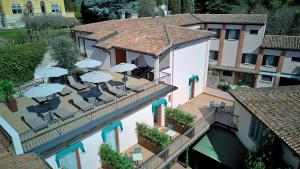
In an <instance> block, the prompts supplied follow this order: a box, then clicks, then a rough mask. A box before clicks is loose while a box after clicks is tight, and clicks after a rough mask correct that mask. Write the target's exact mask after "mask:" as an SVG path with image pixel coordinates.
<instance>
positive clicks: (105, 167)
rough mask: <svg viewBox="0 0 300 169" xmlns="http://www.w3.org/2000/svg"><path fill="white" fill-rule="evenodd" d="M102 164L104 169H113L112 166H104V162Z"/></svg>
mask: <svg viewBox="0 0 300 169" xmlns="http://www.w3.org/2000/svg"><path fill="white" fill-rule="evenodd" d="M101 164H102V168H103V169H113V168H112V167H111V166H110V165H107V164H104V163H103V162H102V161H101Z"/></svg>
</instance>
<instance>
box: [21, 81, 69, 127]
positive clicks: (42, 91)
mask: <svg viewBox="0 0 300 169" xmlns="http://www.w3.org/2000/svg"><path fill="white" fill-rule="evenodd" d="M64 87H65V85H61V84H58V83H53V84H48V83H43V84H40V85H38V86H36V87H33V88H31V89H29V90H28V91H26V92H25V93H24V96H26V97H28V98H34V97H46V99H47V102H48V105H49V109H50V104H49V100H48V98H47V96H50V95H52V94H55V93H58V92H61V91H62V90H63V89H64ZM49 114H50V120H49V122H48V123H53V122H54V120H53V117H52V114H51V113H49Z"/></svg>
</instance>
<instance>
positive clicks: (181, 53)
mask: <svg viewBox="0 0 300 169" xmlns="http://www.w3.org/2000/svg"><path fill="white" fill-rule="evenodd" d="M209 47H210V44H209V40H208V39H202V40H198V41H195V42H192V43H188V44H185V45H181V46H179V47H177V48H176V49H174V50H173V52H174V58H172V57H173V56H172V54H173V53H171V58H172V59H171V65H172V67H173V72H172V76H173V77H172V78H173V85H174V86H176V87H178V89H177V90H176V91H174V92H173V107H176V106H178V105H179V104H184V103H185V102H187V101H188V100H189V95H190V86H189V78H190V77H192V75H193V74H195V75H198V76H199V82H196V83H195V84H196V86H195V95H199V94H200V93H201V92H202V91H203V89H204V87H205V86H206V77H207V69H208V57H209V56H208V55H209V52H208V51H209ZM173 59H174V60H173Z"/></svg>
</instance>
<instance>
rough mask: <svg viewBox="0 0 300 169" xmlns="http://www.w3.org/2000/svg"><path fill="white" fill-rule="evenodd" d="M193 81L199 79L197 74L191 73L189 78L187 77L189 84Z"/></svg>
mask: <svg viewBox="0 0 300 169" xmlns="http://www.w3.org/2000/svg"><path fill="white" fill-rule="evenodd" d="M193 81H197V82H198V81H199V76H198V75H193V76H192V77H191V78H189V85H192V83H193Z"/></svg>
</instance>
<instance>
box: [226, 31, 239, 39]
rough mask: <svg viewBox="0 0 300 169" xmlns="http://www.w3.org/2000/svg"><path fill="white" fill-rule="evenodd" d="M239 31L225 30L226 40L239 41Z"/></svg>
mask: <svg viewBox="0 0 300 169" xmlns="http://www.w3.org/2000/svg"><path fill="white" fill-rule="evenodd" d="M239 38H240V30H238V29H227V30H226V39H231V40H233V39H234V40H239Z"/></svg>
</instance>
